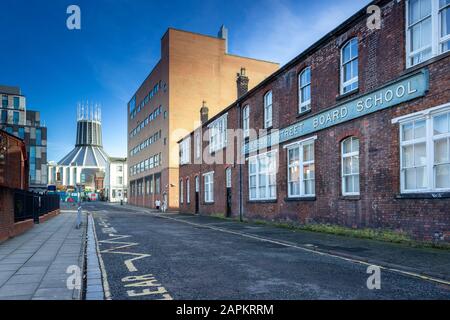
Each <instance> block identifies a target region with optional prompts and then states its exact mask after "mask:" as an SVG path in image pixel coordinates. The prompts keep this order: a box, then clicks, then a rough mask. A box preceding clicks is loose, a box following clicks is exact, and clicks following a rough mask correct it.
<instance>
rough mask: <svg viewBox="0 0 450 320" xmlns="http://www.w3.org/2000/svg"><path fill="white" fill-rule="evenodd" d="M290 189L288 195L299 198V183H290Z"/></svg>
mask: <svg viewBox="0 0 450 320" xmlns="http://www.w3.org/2000/svg"><path fill="white" fill-rule="evenodd" d="M289 188H290V195H291V196H299V195H300V183H299V182H298V181H297V182H290V183H289Z"/></svg>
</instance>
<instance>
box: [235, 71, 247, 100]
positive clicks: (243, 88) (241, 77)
mask: <svg viewBox="0 0 450 320" xmlns="http://www.w3.org/2000/svg"><path fill="white" fill-rule="evenodd" d="M248 81H249V79H248V77H247V72H246V70H245V68H241V72H240V73H238V74H237V80H236V83H237V97H238V99H239V98H240V97H242V96H243V95H244V94H246V93H247V92H248Z"/></svg>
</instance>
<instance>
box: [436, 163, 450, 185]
mask: <svg viewBox="0 0 450 320" xmlns="http://www.w3.org/2000/svg"><path fill="white" fill-rule="evenodd" d="M435 179H436V188H446V189H448V188H450V165H449V164H446V165H440V166H437V167H436V171H435Z"/></svg>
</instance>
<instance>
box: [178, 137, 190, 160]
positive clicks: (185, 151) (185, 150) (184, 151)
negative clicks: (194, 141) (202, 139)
mask: <svg viewBox="0 0 450 320" xmlns="http://www.w3.org/2000/svg"><path fill="white" fill-rule="evenodd" d="M189 163H191V137H188V138H186V139H184V140H183V141H181V143H180V165H184V164H189Z"/></svg>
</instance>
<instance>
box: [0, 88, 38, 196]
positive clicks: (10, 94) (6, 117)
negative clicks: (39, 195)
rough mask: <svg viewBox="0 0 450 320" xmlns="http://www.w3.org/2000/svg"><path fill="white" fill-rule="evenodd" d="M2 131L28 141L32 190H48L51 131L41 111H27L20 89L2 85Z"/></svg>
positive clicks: (0, 94) (0, 108)
mask: <svg viewBox="0 0 450 320" xmlns="http://www.w3.org/2000/svg"><path fill="white" fill-rule="evenodd" d="M0 97H1V100H2V101H1V105H0V129H3V130H5V131H6V132H8V133H10V134H13V135H15V136H17V137H19V138H20V139H22V140H23V141H24V142H25V145H26V148H27V153H28V159H29V167H30V168H29V172H30V173H29V174H30V177H29V188H30V189H31V190H35V191H45V190H46V189H47V128H46V127H45V126H44V125H43V124H42V123H41V116H40V113H39V112H38V111H31V110H28V109H27V106H26V97H25V96H24V95H22V93H21V90H20V88H19V87H10V86H2V85H0Z"/></svg>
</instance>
